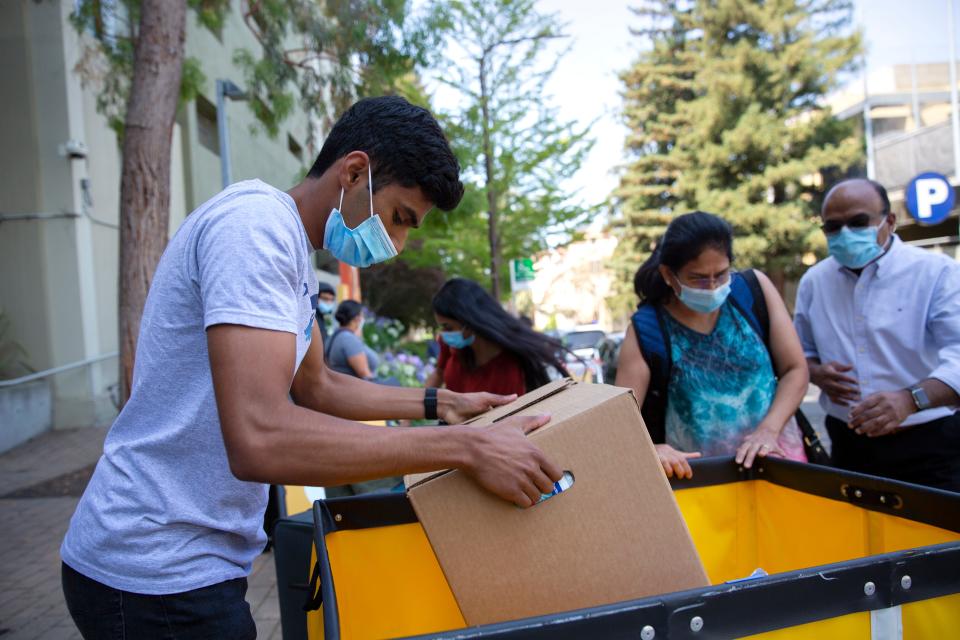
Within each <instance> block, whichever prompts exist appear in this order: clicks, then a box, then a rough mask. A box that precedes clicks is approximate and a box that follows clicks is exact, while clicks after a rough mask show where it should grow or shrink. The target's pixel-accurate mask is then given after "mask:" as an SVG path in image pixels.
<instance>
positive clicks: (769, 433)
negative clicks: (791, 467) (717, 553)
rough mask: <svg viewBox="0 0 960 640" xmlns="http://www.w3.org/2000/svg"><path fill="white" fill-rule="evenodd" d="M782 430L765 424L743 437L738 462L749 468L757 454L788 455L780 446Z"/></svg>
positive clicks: (765, 455)
mask: <svg viewBox="0 0 960 640" xmlns="http://www.w3.org/2000/svg"><path fill="white" fill-rule="evenodd" d="M779 439H780V430H779V429H771V428H770V427H766V426H764V425H762V424H761V425H760V426H759V427H757V429H756V431H754V432H753V433H751V434H749V435H748V436H747V437H746V438H744V439H743V444H741V445H740V448H739V449H737V457H736V460H737V464H742V465H743V466H744V467H745V468H747V469H749V468H750V467H752V466H753V461H754V459H755V458H756V457H757V456H760V457H761V458H765V457H767V456H768V455H775V456H783V457H786V455H787V454H786V452H784V450H783V449H781V448H780V442H779Z"/></svg>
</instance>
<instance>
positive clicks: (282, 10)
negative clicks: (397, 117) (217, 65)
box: [72, 0, 436, 142]
mask: <svg viewBox="0 0 960 640" xmlns="http://www.w3.org/2000/svg"><path fill="white" fill-rule="evenodd" d="M179 1H186V2H187V5H188V7H189V8H190V9H191V11H192V13H193V15H194V16H195V18H196V20H197V21H198V22H199V24H200V25H202V26H203V27H204V28H206V29H208V30H210V31H211V32H213V33H219V32H220V30H221V29H222V27H223V24H224V19H225V17H226V15H227V14H228V12H230V11H231V10H235V8H236V7H235V5H231V2H230V0H179ZM408 5H409V2H408V0H327V1H325V2H316V0H243V1H242V2H241V3H240V5H239V8H240V11H242V17H243V20H244V23H245V24H246V25H247V26H248V27H249V29H250V33H251V34H252V35H253V36H254V38H255V39H256V41H257V43H258V44H259V47H256V48H255V49H238V50H237V51H235V53H234V63H235V64H236V65H237V66H239V67H240V68H241V70H242V72H243V75H244V79H243V83H242V84H243V85H244V87H245V89H246V90H247V91H248V93H249V94H250V96H251V97H252V99H251V100H248V101H246V104H247V105H248V107H249V108H250V109H251V110H252V111H253V113H254V115H255V116H256V117H257V119H258V120H259V122H260V123H261V124H262V126H263V128H264V130H265V131H266V132H267V133H268V134H270V135H276V133H277V132H278V131H279V126H280V123H281V122H283V120H284V119H285V118H286V117H287V116H288V115H289V114H290V113H291V111H292V110H293V109H294V108H295V107H297V106H299V107H300V108H301V109H302V110H304V111H305V112H306V113H307V115H308V116H309V117H310V118H311V119H313V120H315V121H317V122H319V123H320V124H321V125H322V128H323V129H324V130H329V127H330V126H331V124H332V122H333V121H334V120H335V118H336V117H337V116H338V115H339V114H340V113H341V112H342V111H343V110H345V109H346V107H347V106H349V105H350V104H351V103H352V102H353V101H354V100H355V99H356V97H357V96H358V95H378V94H382V93H392V92H394V89H395V88H396V87H397V86H401V85H402V84H403V82H404V78H405V77H408V76H409V74H410V73H411V71H412V70H413V69H414V68H415V66H416V65H417V63H418V62H420V61H422V60H423V56H424V54H423V52H424V51H426V50H428V49H429V48H430V47H431V46H435V41H434V40H433V36H432V34H433V33H435V31H436V30H435V29H434V28H433V25H432V24H431V23H430V22H429V20H427V19H424V20H419V19H415V18H414V17H412V16H411V14H410V12H409V6H408ZM139 8H140V1H139V0H110V1H107V0H81V1H80V2H78V3H77V8H76V10H75V11H74V13H73V15H72V20H73V23H74V25H75V26H76V28H77V29H78V30H79V31H80V32H81V33H85V34H89V35H91V36H93V37H92V39H91V40H90V42H89V45H90V46H88V47H87V50H86V51H85V53H84V56H83V58H82V60H81V61H80V63H79V64H78V70H79V71H80V72H81V73H82V74H83V75H84V77H85V78H87V79H89V80H93V81H96V82H98V83H99V87H100V92H99V94H98V98H97V107H98V109H99V110H100V112H101V113H103V114H104V116H105V117H106V118H107V119H108V121H109V123H110V125H111V127H113V128H114V129H115V130H116V131H117V133H118V134H122V129H123V122H124V114H125V109H126V103H127V97H128V94H129V88H130V79H131V78H132V76H133V51H134V47H135V45H136V36H137V34H136V25H137V23H138V19H139V13H140V11H139ZM207 82H208V79H207V77H206V75H205V74H204V72H203V64H202V61H200V60H198V59H196V58H193V57H189V56H187V57H185V58H184V62H183V79H182V82H181V100H182V101H188V100H191V99H193V98H194V97H195V96H196V95H197V93H198V92H199V91H200V90H201V89H202V88H203V87H204V86H205V85H206V83H207ZM312 133H313V132H311V134H312ZM310 142H313V140H311V141H310Z"/></svg>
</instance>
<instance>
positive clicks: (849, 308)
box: [794, 235, 960, 426]
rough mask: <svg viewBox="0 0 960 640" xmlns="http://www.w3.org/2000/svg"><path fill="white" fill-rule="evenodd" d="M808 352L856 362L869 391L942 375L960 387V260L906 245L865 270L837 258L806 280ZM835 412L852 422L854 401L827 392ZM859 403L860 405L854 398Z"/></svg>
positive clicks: (941, 411) (800, 303) (802, 294)
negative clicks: (843, 401)
mask: <svg viewBox="0 0 960 640" xmlns="http://www.w3.org/2000/svg"><path fill="white" fill-rule="evenodd" d="M794 324H795V326H796V328H797V333H798V334H800V342H801V344H802V345H803V351H804V355H805V356H806V357H807V358H816V359H818V360H819V361H820V362H822V363H826V362H831V361H835V362H839V363H841V364H849V365H853V370H852V371H850V372H849V373H847V374H846V375H849V376H850V377H852V378H856V380H857V382H858V383H859V385H860V396H861V398H866V397H867V396H869V395H870V394H872V393H876V392H880V391H894V390H897V389H907V388H909V387H912V386H913V385H915V384H917V383H918V382H920V381H922V380H925V379H927V378H936V379H937V380H940V381H941V382H943V383H945V384H946V385H948V386H950V387H951V388H953V390H954V391H957V392H958V393H960V263H958V262H955V261H954V260H951V259H950V258H949V257H947V256H945V255H943V254H937V253H932V252H930V251H925V250H923V249H918V248H917V247H913V246H910V245H908V244H904V243H903V241H901V240H900V238H899V237H897V236H896V235H894V236H893V242H892V244H891V246H890V249H889V250H888V251H887V252H886V254H884V255H883V256H882V257H881V258H879V259H878V260H877V261H875V262H873V263H872V264H869V265H867V266H866V267H865V268H864V269H863V271H862V272H861V274H860V276H859V277H857V274H856V273H854V272H853V271H851V270H849V269H847V268H845V267H843V266H841V265H840V263H839V262H837V261H836V260H835V259H834V258H832V257H829V258H827V259H826V260H821V261H820V262H819V263H817V264H816V265H815V266H813V267H812V268H811V269H810V270H809V271H808V272H807V273H806V274H804V276H803V278H802V279H801V280H800V287H799V290H798V291H797V305H796V313H795V316H794ZM820 404H821V406H823V408H824V410H825V411H826V412H827V414H828V415H831V416H833V417H834V418H837V419H839V420H843V421H844V422H846V421H847V420H848V419H849V409H850V407H844V406H842V405H838V404H835V403H834V402H832V401H831V400H830V398H828V397H827V394H825V393H821V394H820ZM851 406H853V405H851ZM956 409H957V407H938V408H934V409H928V410H926V411H920V412H917V413H915V414H913V415H911V416H910V417H908V418H907V419H906V420H905V421H904V423H903V425H902V426H909V425H913V424H922V423H924V422H929V421H931V420H936V419H937V418H942V417H944V416H948V415H950V414H952V413H953V412H954V411H956Z"/></svg>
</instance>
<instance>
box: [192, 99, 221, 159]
mask: <svg viewBox="0 0 960 640" xmlns="http://www.w3.org/2000/svg"><path fill="white" fill-rule="evenodd" d="M197 140H198V141H199V142H200V145H201V146H203V147H206V148H207V149H208V150H209V151H210V152H211V153H215V154H217V155H220V135H219V134H218V133H217V107H215V106H214V104H213V103H212V102H210V101H209V100H207V99H206V98H204V97H203V96H197Z"/></svg>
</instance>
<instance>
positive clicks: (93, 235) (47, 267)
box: [0, 0, 338, 451]
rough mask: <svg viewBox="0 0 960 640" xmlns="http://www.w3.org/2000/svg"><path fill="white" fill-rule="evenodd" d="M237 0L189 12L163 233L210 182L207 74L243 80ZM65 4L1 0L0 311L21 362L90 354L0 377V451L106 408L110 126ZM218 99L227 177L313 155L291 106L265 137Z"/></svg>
mask: <svg viewBox="0 0 960 640" xmlns="http://www.w3.org/2000/svg"><path fill="white" fill-rule="evenodd" d="M235 5H236V6H235V7H234V10H233V11H232V12H231V14H230V15H229V16H228V17H227V20H226V23H225V24H224V26H223V29H222V31H221V32H220V33H219V34H216V35H214V34H212V33H210V32H209V31H207V30H205V29H204V28H202V27H200V26H199V25H198V23H197V22H196V19H195V17H194V15H193V14H192V13H191V12H188V17H187V21H188V29H187V43H186V54H187V55H188V56H192V57H195V58H196V59H198V60H200V61H201V66H202V69H203V71H204V73H205V75H206V78H207V82H206V86H205V87H204V88H203V91H202V92H201V94H200V95H199V96H198V97H197V99H196V100H195V101H191V102H190V103H188V104H184V105H183V106H182V108H181V109H180V112H179V114H178V116H177V122H176V125H175V126H174V131H173V138H172V151H173V153H172V161H171V165H172V166H171V169H172V174H171V206H170V233H171V234H173V233H174V232H175V231H176V229H177V228H178V226H179V225H180V223H181V222H182V221H183V219H184V217H185V216H186V215H187V214H188V213H189V212H190V211H192V210H193V209H194V208H195V207H196V206H198V205H199V204H201V203H203V202H204V201H205V200H207V199H208V198H209V197H211V196H212V195H214V194H215V193H217V192H218V191H220V188H221V183H220V182H221V178H220V157H219V139H218V133H217V107H216V104H217V100H216V95H215V88H214V87H215V80H217V79H227V80H232V81H233V82H235V83H236V84H238V85H239V84H242V82H241V80H242V78H241V73H240V71H239V70H238V69H237V68H236V67H235V66H234V64H233V62H232V60H233V55H234V52H235V51H236V50H237V49H239V48H245V49H248V50H250V51H253V52H254V55H256V50H257V47H258V44H257V43H256V41H255V39H254V38H253V36H252V34H251V33H250V31H249V29H248V28H247V26H246V25H245V24H244V23H243V21H242V19H241V17H240V14H239V12H238V8H239V2H235ZM73 6H74V3H73V2H72V1H71V0H46V1H44V2H30V1H27V0H11V1H9V2H3V3H0V57H2V59H3V60H4V62H3V64H2V65H0V86H3V87H4V98H3V101H2V103H0V104H2V106H0V109H2V116H0V140H2V142H3V144H2V149H0V164H2V170H0V273H2V277H0V311H2V313H3V314H5V316H6V317H7V319H8V320H9V323H10V327H11V328H10V331H9V334H10V335H9V336H8V339H12V340H13V341H15V342H16V343H18V344H19V345H20V346H22V347H23V350H24V352H25V354H26V355H25V361H26V364H27V365H28V367H29V369H28V370H33V371H40V370H47V369H50V368H54V367H62V366H64V365H70V364H71V363H79V362H89V363H90V364H88V365H85V366H80V367H77V368H75V369H71V370H69V371H67V372H64V373H61V374H57V375H55V376H50V377H45V378H43V379H41V380H38V381H36V382H34V383H29V384H26V385H17V386H6V387H4V386H2V382H0V451H2V450H4V449H5V448H9V446H13V444H16V442H15V441H16V440H23V439H25V437H24V436H25V434H27V432H30V433H29V435H32V434H33V432H36V431H37V430H43V429H47V428H50V427H51V426H55V427H70V426H82V425H89V424H94V423H103V422H104V421H108V420H109V419H110V418H111V417H112V416H113V415H114V413H115V407H114V403H113V401H112V400H111V397H110V396H111V392H110V391H111V388H112V387H113V386H114V385H115V383H116V380H117V370H118V363H117V358H116V357H111V356H110V354H113V353H115V352H116V351H117V348H118V346H117V345H118V338H117V283H118V247H119V243H118V240H119V231H118V227H117V223H118V217H119V216H118V208H119V207H118V201H119V178H120V166H121V159H120V150H119V146H118V141H117V137H116V136H115V134H114V132H113V131H112V130H111V129H110V128H109V127H108V125H107V122H106V120H105V118H104V117H103V116H102V115H100V114H99V113H98V112H97V107H96V101H97V95H98V93H97V90H98V87H97V86H95V83H94V84H87V85H85V84H84V82H83V81H82V80H81V77H80V75H79V74H78V73H77V72H76V67H77V65H78V63H79V62H80V60H81V56H82V55H83V49H84V47H83V39H82V37H81V36H80V35H79V34H78V33H77V31H76V29H75V28H74V27H73V26H72V25H71V23H70V22H69V15H70V12H71V11H72V10H73ZM225 111H226V119H227V131H228V132H229V139H230V145H231V150H230V159H231V161H232V169H233V172H232V177H233V180H235V181H236V180H243V179H247V178H253V177H257V178H261V179H263V180H265V181H266V182H269V183H271V184H273V185H275V186H277V187H280V188H287V187H289V186H290V185H292V184H294V183H295V182H296V181H297V180H299V179H300V178H301V177H302V175H303V173H304V170H305V168H307V167H309V165H310V164H311V162H312V159H313V156H314V155H315V154H314V150H312V149H309V148H307V139H308V136H307V133H308V126H309V123H308V120H307V117H306V116H305V115H304V114H303V113H302V112H298V113H295V114H294V115H293V116H291V117H290V118H288V119H287V120H286V121H285V122H284V123H283V125H282V129H281V132H280V134H279V136H277V137H276V138H275V139H271V138H269V137H268V136H267V135H266V134H265V133H263V132H262V130H261V132H259V133H258V132H257V131H256V129H257V127H256V122H255V119H254V116H253V115H252V113H251V111H250V109H249V108H248V107H247V106H246V105H245V104H243V103H242V102H228V103H227V106H226V109H225ZM333 270H334V271H335V270H336V264H335V263H334V265H333ZM322 277H324V278H325V279H328V280H334V281H338V278H337V277H336V276H334V275H332V274H323V276H322ZM26 372H27V371H20V372H19V373H20V374H22V373H26ZM25 389H26V390H27V392H29V394H33V395H30V396H29V398H28V397H27V396H26V395H24V393H27V392H25V391H24V390H25ZM15 393H16V394H19V396H17V397H16V398H13V399H11V397H12V396H11V394H15ZM4 394H6V395H4ZM5 397H6V400H5V399H4V398H5ZM5 401H6V402H7V408H8V412H7V414H4V412H3V407H4V402H5ZM11 412H12V413H11ZM4 415H6V416H7V417H6V418H4ZM10 416H13V417H12V418H11V417H10ZM4 422H6V424H4ZM29 435H26V437H29ZM11 442H12V443H13V444H11Z"/></svg>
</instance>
